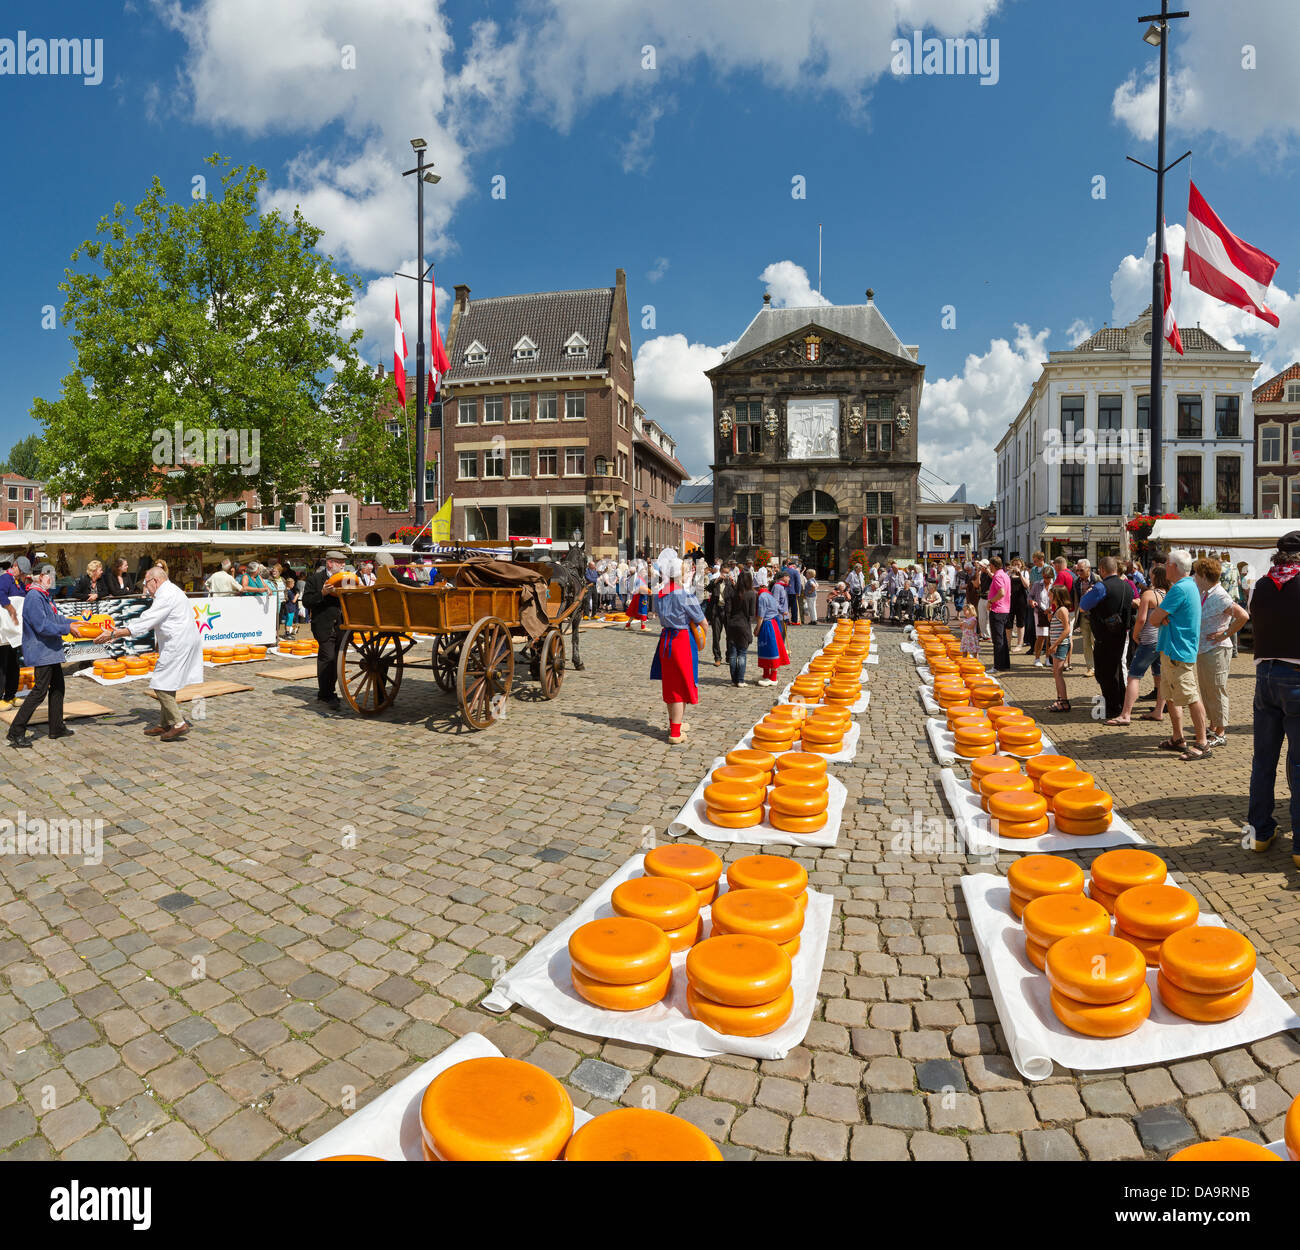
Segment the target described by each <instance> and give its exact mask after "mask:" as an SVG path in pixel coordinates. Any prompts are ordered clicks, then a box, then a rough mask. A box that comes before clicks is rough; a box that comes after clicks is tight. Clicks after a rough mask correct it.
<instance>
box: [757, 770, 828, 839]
mask: <svg viewBox="0 0 1300 1250" xmlns="http://www.w3.org/2000/svg"><path fill="white" fill-rule="evenodd" d="M804 760H815V761H816V762H817V763H818V764H820V765H821V771H820V772H818V771H817V770H816V766H815V765H811V764H810V765H804V766H801V763H802V761H804ZM782 761H787V762H786V763H783V762H782ZM829 803H830V794H829V783H828V782H827V779H826V761H825V760H824V759H822V758H821V757H820V756H819V755H817V754H815V753H814V752H811V751H788V752H787V753H786V754H785V755H781V756H778V757H777V761H776V777H775V784H774V785H773V786H772V788H771V790H769V791H768V795H767V822H768V824H770V825H771V826H772V828H773V829H780V830H781V831H782V832H783V833H816V832H817V830H819V829H823V828H825V826H826V809H827V807H828V806H829Z"/></svg>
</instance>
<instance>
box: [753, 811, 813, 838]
mask: <svg viewBox="0 0 1300 1250" xmlns="http://www.w3.org/2000/svg"><path fill="white" fill-rule="evenodd" d="M826 821H827V815H826V813H825V812H815V813H813V814H812V815H809V816H790V815H788V814H787V813H785V812H777V811H771V810H769V811H768V814H767V823H768V824H769V825H771V826H772V828H773V829H779V830H781V832H782V833H816V832H817V831H818V830H819V829H825V828H826Z"/></svg>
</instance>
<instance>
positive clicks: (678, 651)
mask: <svg viewBox="0 0 1300 1250" xmlns="http://www.w3.org/2000/svg"><path fill="white" fill-rule="evenodd" d="M696 664H697V657H696V651H695V639H694V637H693V636H692V634H691V631H690V630H689V629H665V630H664V631H663V633H662V634H660V635H659V642H658V645H657V646H656V647H655V658H654V663H653V664H651V666H650V676H651V677H652V678H655V677H658V678H659V680H660V681H661V682H662V683H663V694H664V702H665V703H698V702H699V701H700V691H699V687H698V685H697V684H696Z"/></svg>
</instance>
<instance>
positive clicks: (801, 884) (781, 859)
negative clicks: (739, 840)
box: [727, 855, 808, 897]
mask: <svg viewBox="0 0 1300 1250" xmlns="http://www.w3.org/2000/svg"><path fill="white" fill-rule="evenodd" d="M727 887H728V889H732V890H780V891H781V893H782V894H789V895H790V896H791V897H797V896H798V895H800V894H802V893H803V892H804V891H805V890H806V889H807V888H808V870H807V869H806V868H805V867H804V866H803V865H802V864H800V863H798V862H796V861H795V860H793V859H790V858H788V857H787V856H785V855H744V856H742V857H741V858H740V859H737V860H735V861H734V862H733V863H732V864H731V866H730V867H729V868H728V869H727Z"/></svg>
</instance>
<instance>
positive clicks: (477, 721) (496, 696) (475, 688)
mask: <svg viewBox="0 0 1300 1250" xmlns="http://www.w3.org/2000/svg"><path fill="white" fill-rule="evenodd" d="M514 676H515V648H514V643H513V641H512V640H511V637H510V630H509V629H507V628H506V625H505V622H504V621H500V620H498V619H497V618H496V617H495V616H485V617H484V618H483V619H482V620H480V621H475V622H474V624H473V626H472V627H471V628H470V631H469V633H468V634H467V635H466V637H465V643H464V645H463V646H462V647H461V651H460V663H459V665H458V666H457V670H456V690H457V693H458V694H459V696H460V710H461V713H462V714H463V715H464V717H465V721H466V723H467V724H469V725H470V726H471V727H472V728H474V729H486V728H487V727H488V726H489V725H491V724H492V723H493V722H494V721H495V720H496V719H497V718H498V717H499V716H500V715H501V712H502V708H503V707H504V703H505V700H506V699H508V698H509V697H510V685H511V683H512V682H513V681H514Z"/></svg>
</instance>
